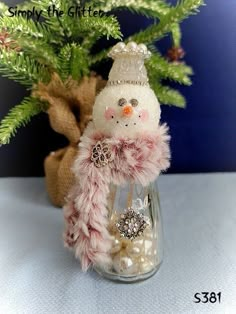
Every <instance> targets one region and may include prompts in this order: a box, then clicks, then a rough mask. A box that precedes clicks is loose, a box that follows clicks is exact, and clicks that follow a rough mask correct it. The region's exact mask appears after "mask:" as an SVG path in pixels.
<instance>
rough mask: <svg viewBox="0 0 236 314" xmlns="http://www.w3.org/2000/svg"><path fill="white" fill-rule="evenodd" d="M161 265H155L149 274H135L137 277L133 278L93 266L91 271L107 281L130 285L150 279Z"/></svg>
mask: <svg viewBox="0 0 236 314" xmlns="http://www.w3.org/2000/svg"><path fill="white" fill-rule="evenodd" d="M161 264H162V262H160V263H159V264H158V265H156V267H155V268H153V269H152V270H151V271H149V272H146V273H142V274H137V275H133V276H132V275H119V274H117V273H114V272H109V271H104V270H102V269H101V268H100V267H96V266H94V268H93V269H94V270H95V271H96V272H97V273H98V274H99V275H101V276H103V277H104V278H107V279H109V280H113V281H119V282H125V283H132V282H138V281H142V280H145V279H148V278H150V277H152V276H153V275H155V274H156V272H157V271H158V270H159V268H160V266H161Z"/></svg>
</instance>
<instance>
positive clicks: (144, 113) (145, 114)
mask: <svg viewBox="0 0 236 314" xmlns="http://www.w3.org/2000/svg"><path fill="white" fill-rule="evenodd" d="M139 117H140V119H141V121H142V122H145V121H147V120H148V119H149V113H148V111H147V110H141V111H140V113H139Z"/></svg>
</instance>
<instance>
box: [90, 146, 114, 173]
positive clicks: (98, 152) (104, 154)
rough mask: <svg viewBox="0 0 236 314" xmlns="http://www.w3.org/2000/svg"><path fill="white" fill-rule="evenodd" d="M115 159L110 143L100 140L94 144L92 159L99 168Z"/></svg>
mask: <svg viewBox="0 0 236 314" xmlns="http://www.w3.org/2000/svg"><path fill="white" fill-rule="evenodd" d="M112 160H113V157H112V154H111V151H110V147H109V144H108V143H106V142H105V141H98V142H97V144H96V145H94V146H93V149H92V156H91V161H93V163H94V165H95V166H96V167H98V168H100V167H104V166H106V165H107V164H108V163H109V162H111V161H112Z"/></svg>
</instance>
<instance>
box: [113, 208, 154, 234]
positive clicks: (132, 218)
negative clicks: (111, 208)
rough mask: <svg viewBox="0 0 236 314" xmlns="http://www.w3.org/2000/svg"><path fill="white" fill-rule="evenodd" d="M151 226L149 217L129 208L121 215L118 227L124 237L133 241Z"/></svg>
mask: <svg viewBox="0 0 236 314" xmlns="http://www.w3.org/2000/svg"><path fill="white" fill-rule="evenodd" d="M149 224H150V221H149V218H148V217H146V216H144V215H143V214H141V213H139V212H138V211H136V210H134V209H133V208H132V207H129V208H127V209H125V210H124V213H122V214H121V215H120V218H119V220H118V222H117V223H116V227H117V228H118V230H119V232H120V234H121V236H122V237H125V238H127V239H130V240H133V239H135V238H137V237H139V236H141V235H142V234H143V231H144V230H145V229H146V227H147V226H148V225H149Z"/></svg>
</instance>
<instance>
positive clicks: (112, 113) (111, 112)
mask: <svg viewBox="0 0 236 314" xmlns="http://www.w3.org/2000/svg"><path fill="white" fill-rule="evenodd" d="M104 117H105V119H106V120H111V119H113V118H114V117H115V110H114V109H113V108H110V107H107V108H106V110H105V113H104Z"/></svg>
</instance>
